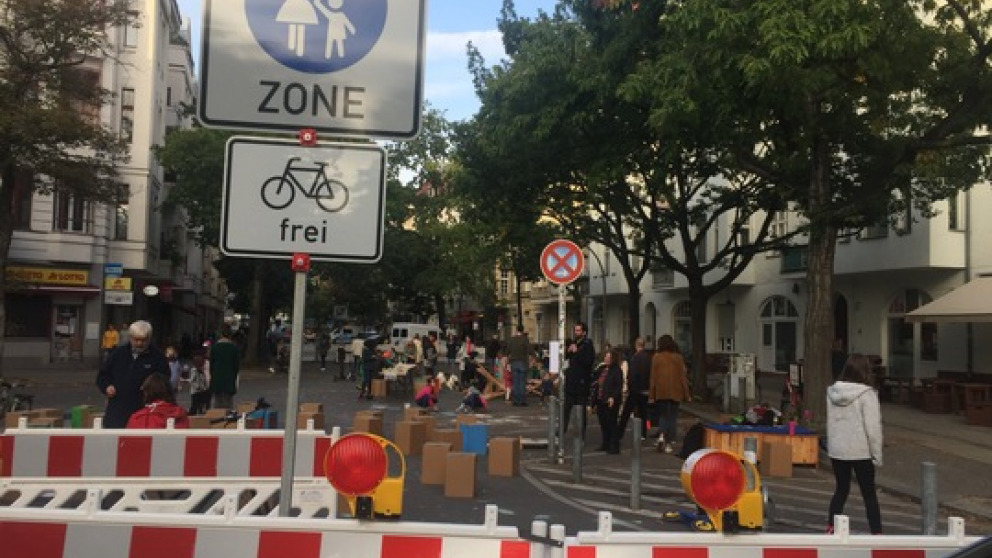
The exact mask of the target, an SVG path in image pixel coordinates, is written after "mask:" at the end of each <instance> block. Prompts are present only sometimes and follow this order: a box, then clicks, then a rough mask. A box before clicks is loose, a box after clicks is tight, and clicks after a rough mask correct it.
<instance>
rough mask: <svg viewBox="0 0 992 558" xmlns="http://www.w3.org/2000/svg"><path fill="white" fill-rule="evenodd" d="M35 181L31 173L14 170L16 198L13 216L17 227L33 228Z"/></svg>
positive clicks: (13, 202)
mask: <svg viewBox="0 0 992 558" xmlns="http://www.w3.org/2000/svg"><path fill="white" fill-rule="evenodd" d="M33 182H34V176H33V175H32V174H31V173H28V172H19V171H14V199H13V200H12V202H11V217H12V220H13V224H14V228H15V229H19V230H30V229H31V198H32V197H33V196H34V188H32V186H33V184H32V183H33Z"/></svg>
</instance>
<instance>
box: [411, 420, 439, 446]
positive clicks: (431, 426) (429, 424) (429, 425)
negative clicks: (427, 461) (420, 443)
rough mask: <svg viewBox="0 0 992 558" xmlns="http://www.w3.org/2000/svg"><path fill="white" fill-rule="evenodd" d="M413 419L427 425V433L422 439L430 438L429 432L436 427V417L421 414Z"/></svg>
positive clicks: (431, 432) (432, 431)
mask: <svg viewBox="0 0 992 558" xmlns="http://www.w3.org/2000/svg"><path fill="white" fill-rule="evenodd" d="M413 420H416V421H417V422H422V423H424V424H425V425H427V434H426V438H424V439H425V440H428V441H429V440H430V439H431V434H433V433H434V429H435V428H437V418H436V417H433V416H430V415H422V416H419V417H417V418H415V419H413Z"/></svg>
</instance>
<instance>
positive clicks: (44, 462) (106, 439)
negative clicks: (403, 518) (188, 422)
mask: <svg viewBox="0 0 992 558" xmlns="http://www.w3.org/2000/svg"><path fill="white" fill-rule="evenodd" d="M282 436H283V434H282V432H281V431H265V430H217V431H216V433H213V432H211V433H209V434H208V433H206V431H203V430H156V431H149V430H142V431H127V430H88V431H80V430H70V429H64V430H58V429H55V430H51V429H38V430H18V431H8V432H7V433H6V434H5V435H3V436H0V459H2V462H0V477H279V476H281V475H282V442H283V438H282ZM330 446H331V438H330V436H327V435H326V434H324V433H323V432H319V431H307V430H301V431H299V432H298V433H297V441H296V464H295V475H296V476H298V477H322V476H324V454H325V453H327V449H328V448H329V447H330Z"/></svg>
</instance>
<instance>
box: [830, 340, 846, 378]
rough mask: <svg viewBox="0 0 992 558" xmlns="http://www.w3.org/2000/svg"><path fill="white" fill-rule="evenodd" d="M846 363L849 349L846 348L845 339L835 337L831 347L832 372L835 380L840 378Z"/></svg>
mask: <svg viewBox="0 0 992 558" xmlns="http://www.w3.org/2000/svg"><path fill="white" fill-rule="evenodd" d="M845 364H847V351H845V350H844V340H843V339H841V338H840V337H838V338H836V339H834V344H833V346H832V347H830V372H831V375H832V377H833V381H835V382H836V381H837V379H838V378H840V373H841V372H843V371H844V365H845Z"/></svg>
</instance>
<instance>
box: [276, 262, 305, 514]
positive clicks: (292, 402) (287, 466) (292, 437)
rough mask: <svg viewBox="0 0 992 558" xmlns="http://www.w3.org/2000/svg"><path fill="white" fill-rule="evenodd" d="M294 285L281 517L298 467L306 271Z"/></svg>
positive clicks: (298, 274) (290, 502)
mask: <svg viewBox="0 0 992 558" xmlns="http://www.w3.org/2000/svg"><path fill="white" fill-rule="evenodd" d="M294 275H295V276H296V279H295V283H294V285H293V332H292V337H290V341H289V387H288V388H287V391H286V420H285V421H284V423H285V425H286V426H285V428H286V430H285V434H284V435H283V443H282V479H281V482H280V484H279V517H289V513H290V508H291V507H292V505H293V471H294V470H295V468H296V410H297V409H298V408H299V407H300V356H301V353H302V352H303V321H304V310H305V307H306V298H307V272H305V271H297V272H295V273H294Z"/></svg>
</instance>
